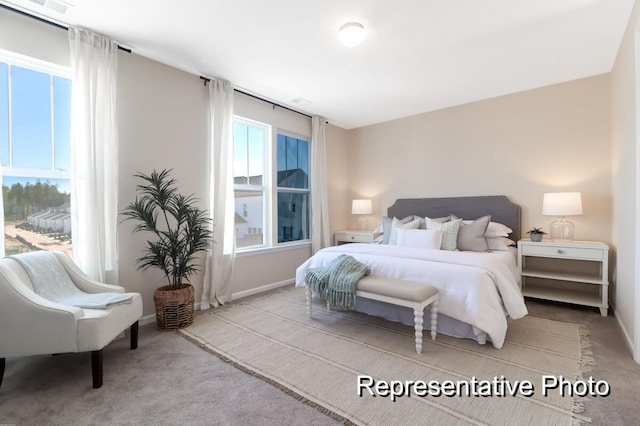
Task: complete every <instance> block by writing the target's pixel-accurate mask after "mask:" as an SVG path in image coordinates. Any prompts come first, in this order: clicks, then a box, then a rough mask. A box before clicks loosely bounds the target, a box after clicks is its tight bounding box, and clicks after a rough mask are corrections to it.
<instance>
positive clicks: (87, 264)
mask: <svg viewBox="0 0 640 426" xmlns="http://www.w3.org/2000/svg"><path fill="white" fill-rule="evenodd" d="M69 44H70V46H71V71H72V75H73V83H72V95H71V197H72V203H71V223H72V237H73V258H74V260H75V261H76V263H77V264H78V266H80V268H81V269H82V270H83V271H84V272H85V273H86V274H87V275H89V276H90V277H92V278H94V279H96V280H98V281H101V282H107V283H116V282H117V281H118V247H117V238H116V226H117V221H118V210H117V209H118V204H117V201H118V133H117V129H118V127H117V122H116V76H117V68H118V45H117V44H116V43H114V42H113V41H111V40H109V39H107V38H104V37H102V36H100V35H97V34H94V33H91V32H89V31H86V30H81V29H76V28H71V27H70V28H69Z"/></svg>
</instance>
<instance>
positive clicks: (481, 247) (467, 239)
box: [457, 215, 491, 251]
mask: <svg viewBox="0 0 640 426" xmlns="http://www.w3.org/2000/svg"><path fill="white" fill-rule="evenodd" d="M490 221H491V216H488V215H487V216H482V217H480V218H478V219H476V220H474V221H473V222H471V223H465V222H462V223H461V224H460V229H459V230H458V240H457V247H458V250H464V251H487V250H488V249H489V246H488V245H487V240H486V239H485V238H484V233H485V231H486V230H487V226H489V222H490Z"/></svg>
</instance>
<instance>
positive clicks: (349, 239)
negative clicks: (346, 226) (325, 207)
mask: <svg viewBox="0 0 640 426" xmlns="http://www.w3.org/2000/svg"><path fill="white" fill-rule="evenodd" d="M374 238H375V235H374V233H373V231H354V230H346V231H336V233H335V234H334V235H333V241H334V244H335V245H337V246H339V245H340V244H347V243H369V244H372V243H373V239H374Z"/></svg>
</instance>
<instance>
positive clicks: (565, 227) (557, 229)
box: [542, 192, 582, 241]
mask: <svg viewBox="0 0 640 426" xmlns="http://www.w3.org/2000/svg"><path fill="white" fill-rule="evenodd" d="M542 214H543V215H545V216H558V220H554V221H553V222H551V225H550V228H549V229H550V234H551V239H552V240H555V241H571V240H573V230H574V225H573V223H571V222H570V221H568V220H566V219H565V216H577V215H581V214H582V197H581V195H580V193H579V192H549V193H546V194H544V198H543V200H542Z"/></svg>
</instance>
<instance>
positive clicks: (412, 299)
mask: <svg viewBox="0 0 640 426" xmlns="http://www.w3.org/2000/svg"><path fill="white" fill-rule="evenodd" d="M305 288H306V295H307V312H308V314H309V318H311V290H310V289H309V287H308V286H305ZM356 296H358V297H362V298H365V299H372V300H379V301H381V302H385V303H391V304H393V305H400V306H406V307H409V308H412V309H413V313H414V321H415V326H414V328H415V330H416V333H415V335H416V352H417V353H422V324H423V316H424V308H426V307H427V306H431V340H436V333H437V327H438V289H437V288H435V287H433V286H431V285H429V284H424V283H418V282H413V281H405V280H399V279H394V278H387V277H381V276H378V275H368V276H366V277H363V278H361V279H360V281H358V285H357V286H356ZM327 308H329V304H328V303H327Z"/></svg>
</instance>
